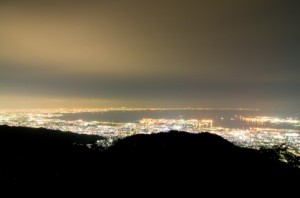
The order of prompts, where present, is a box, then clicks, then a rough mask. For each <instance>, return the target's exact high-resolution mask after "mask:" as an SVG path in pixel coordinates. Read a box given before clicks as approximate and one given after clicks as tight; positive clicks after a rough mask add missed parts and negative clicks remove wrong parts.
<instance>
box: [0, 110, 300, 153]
mask: <svg viewBox="0 0 300 198" xmlns="http://www.w3.org/2000/svg"><path fill="white" fill-rule="evenodd" d="M117 110H118V111H120V109H72V110H70V109H69V110H65V109H55V110H52V111H48V110H38V111H34V110H26V111H25V110H24V111H5V112H4V111H2V112H1V114H0V125H9V126H25V127H33V128H40V127H41V128H47V129H54V130H61V131H71V132H75V133H81V134H93V135H100V136H105V137H108V138H115V137H118V138H119V137H125V136H130V135H134V134H152V133H158V132H167V131H170V130H181V131H187V132H191V133H199V132H203V131H207V132H210V133H215V134H218V135H220V136H222V137H224V138H225V139H227V140H229V141H231V142H233V143H235V144H237V145H240V146H245V147H251V148H260V147H262V146H263V147H270V146H274V145H278V144H286V145H288V146H289V147H290V148H292V149H293V150H294V151H295V152H296V153H298V154H300V130H299V128H294V129H276V128H267V127H260V128H259V127H251V128H248V129H232V128H224V127H221V126H214V124H213V123H214V122H213V120H212V119H204V120H198V119H152V118H144V119H141V120H140V121H138V122H133V123H120V122H104V121H84V120H72V121H68V120H64V119H63V115H64V114H69V113H74V114H75V113H83V112H99V111H106V112H107V111H117ZM121 110H122V111H123V110H124V111H125V110H126V111H144V110H149V109H141V108H139V109H131V108H130V109H124V108H121ZM152 110H154V109H152ZM160 110H161V109H160ZM168 110H169V109H168ZM176 110H178V109H176ZM240 119H241V120H242V121H245V122H249V123H255V124H256V125H263V124H265V123H272V124H288V125H292V126H297V125H298V124H299V120H296V119H291V118H286V119H279V118H272V117H240Z"/></svg>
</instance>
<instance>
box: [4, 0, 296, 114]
mask: <svg viewBox="0 0 300 198" xmlns="http://www.w3.org/2000/svg"><path fill="white" fill-rule="evenodd" d="M299 10H300V1H298V0H227V1H224V0H206V1H188V0H185V1H183V0H180V1H177V0H172V1H163V0H157V1H156V0H151V1H143V0H136V1H129V0H119V1H118V0H115V1H111V0H103V1H100V0H99V1H88V0H83V1H74V0H73V1H71V0H69V1H68V0H61V1H53V0H43V1H41V0H26V1H24V0H0V108H21V107H22V108H31V107H117V106H127V107H188V106H190V107H250V108H252V107H254V108H256V107H258V108H278V107H280V108H300V102H299V101H300V65H299V63H300V38H299V37H300V12H299Z"/></svg>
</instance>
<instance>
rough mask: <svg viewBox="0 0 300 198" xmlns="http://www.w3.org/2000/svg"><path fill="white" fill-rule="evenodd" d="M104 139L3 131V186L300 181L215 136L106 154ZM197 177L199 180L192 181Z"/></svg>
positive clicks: (138, 138)
mask: <svg viewBox="0 0 300 198" xmlns="http://www.w3.org/2000/svg"><path fill="white" fill-rule="evenodd" d="M99 139H101V137H99V136H89V135H78V134H74V133H66V132H60V131H52V130H46V129H31V128H22V127H8V126H1V127H0V156H1V164H0V181H1V182H5V183H39V182H45V183H66V182H68V183H81V182H87V181H95V180H96V181H97V182H103V183H109V184H113V185H118V184H119V185H120V184H128V182H129V180H128V179H129V178H130V180H133V181H135V182H136V183H139V184H143V183H145V182H147V183H149V181H152V180H154V181H155V183H156V184H157V183H161V184H162V183H173V184H174V183H177V182H188V181H194V180H196V181H207V180H208V179H210V180H211V179H213V180H214V181H217V182H220V181H223V182H224V181H228V180H234V181H236V182H237V181H245V180H250V179H251V180H256V181H264V182H277V181H288V180H292V179H299V178H300V172H299V169H297V168H293V167H291V166H289V165H288V164H285V163H282V162H280V161H277V160H273V159H270V158H268V156H266V155H263V154H261V153H260V152H259V151H256V150H252V149H246V148H240V147H237V146H235V145H233V144H232V143H230V142H228V141H227V140H225V139H223V138H222V137H220V136H217V135H213V134H210V133H199V134H189V133H185V132H175V131H172V132H169V133H159V134H153V135H135V136H131V137H127V138H125V139H122V140H119V141H117V142H116V143H115V144H114V145H113V146H111V147H109V148H107V149H105V148H101V147H97V146H95V145H96V144H93V146H92V148H88V147H87V146H83V145H84V144H87V143H89V144H90V143H94V142H96V140H99ZM191 178H192V179H193V180H191Z"/></svg>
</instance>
